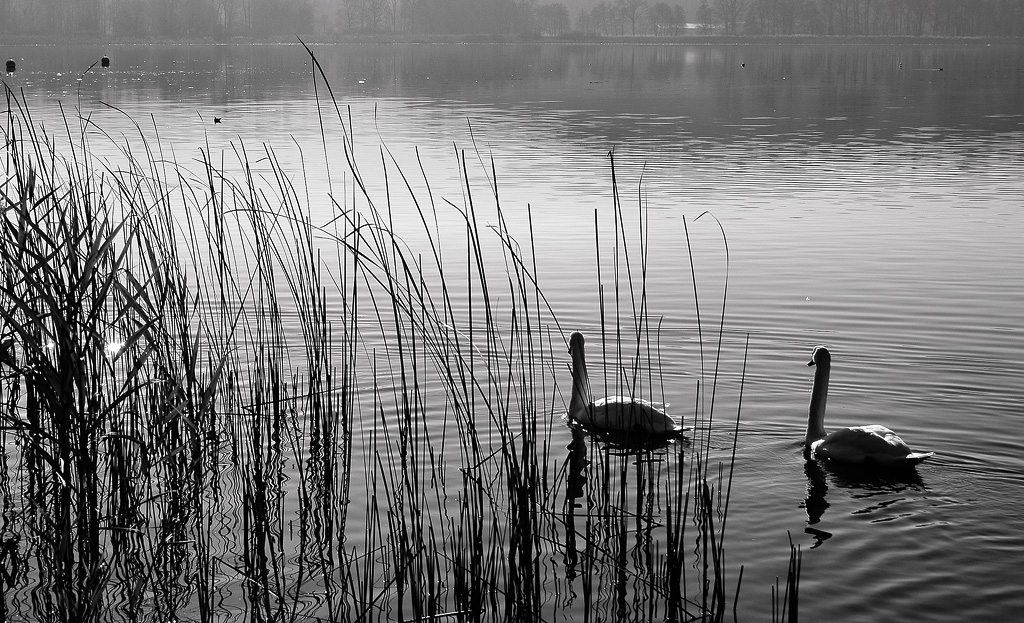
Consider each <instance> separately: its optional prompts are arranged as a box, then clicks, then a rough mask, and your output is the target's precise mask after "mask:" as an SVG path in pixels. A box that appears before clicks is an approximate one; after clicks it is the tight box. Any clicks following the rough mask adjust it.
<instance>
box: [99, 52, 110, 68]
mask: <svg viewBox="0 0 1024 623" xmlns="http://www.w3.org/2000/svg"><path fill="white" fill-rule="evenodd" d="M100 67H110V57H108V56H106V55H104V56H103V58H101V59H100Z"/></svg>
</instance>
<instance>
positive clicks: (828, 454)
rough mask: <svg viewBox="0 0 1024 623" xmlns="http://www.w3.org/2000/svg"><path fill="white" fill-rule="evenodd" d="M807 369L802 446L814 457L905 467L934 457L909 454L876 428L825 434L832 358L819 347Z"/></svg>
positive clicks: (896, 440) (885, 431)
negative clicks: (808, 383)
mask: <svg viewBox="0 0 1024 623" xmlns="http://www.w3.org/2000/svg"><path fill="white" fill-rule="evenodd" d="M807 365H809V366H814V385H813V386H812V388H811V405H810V407H809V408H808V413H807V434H806V436H805V437H804V443H805V444H806V446H807V448H808V449H809V450H810V451H811V453H812V454H813V455H814V456H816V457H818V458H822V459H828V460H830V461H836V462H839V463H852V464H872V465H880V466H900V465H904V466H906V465H915V464H917V463H920V462H921V461H923V460H925V459H927V458H928V457H930V456H932V454H934V453H933V452H914V451H912V450H911V449H910V448H909V447H908V446H907V444H906V443H904V442H903V440H902V439H900V437H899V435H897V434H896V433H894V432H892V431H891V430H889V429H888V428H886V427H885V426H879V425H877V424H873V425H870V426H851V427H850V428H841V429H839V430H836V431H833V432H831V433H828V434H826V433H825V400H826V398H827V397H828V376H829V371H830V369H831V367H832V355H831V354H830V353H829V352H828V349H827V348H825V347H824V346H818V347H817V348H815V349H814V353H813V354H812V355H811V361H810V362H808V364H807Z"/></svg>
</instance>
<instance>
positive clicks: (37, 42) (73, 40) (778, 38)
mask: <svg viewBox="0 0 1024 623" xmlns="http://www.w3.org/2000/svg"><path fill="white" fill-rule="evenodd" d="M303 42H305V43H306V44H308V45H318V46H322V45H417V44H420V45H429V44H447V45H458V44H474V45H477V44H495V45H499V44H500V45H768V44H778V45H782V44H804V45H827V44H836V45H869V44H871V45H875V44H877V45H938V44H988V45H992V44H997V45H1022V44H1024V37H945V36H942V37H940V36H920V37H908V36H877V35H725V34H686V35H679V36H672V37H658V36H635V37H633V36H621V37H597V36H584V35H581V34H579V33H570V34H567V35H562V36H537V35H408V34H399V35H383V34H378V35H340V36H336V37H313V36H310V37H305V36H295V37H292V38H282V37H277V38H248V37H232V38H230V39H217V38H199V39H172V38H151V39H130V38H128V39H120V38H109V37H74V36H71V37H60V38H54V37H39V36H30V35H5V36H4V42H3V44H0V50H2V49H3V48H7V47H11V46H15V45H20V46H73V45H240V46H241V45H301V43H303Z"/></svg>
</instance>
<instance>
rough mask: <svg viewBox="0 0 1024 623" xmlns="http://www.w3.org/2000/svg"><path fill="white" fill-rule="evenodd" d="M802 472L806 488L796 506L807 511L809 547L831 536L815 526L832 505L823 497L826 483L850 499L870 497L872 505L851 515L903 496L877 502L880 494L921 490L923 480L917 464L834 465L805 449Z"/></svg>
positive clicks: (883, 506) (886, 505) (826, 488)
mask: <svg viewBox="0 0 1024 623" xmlns="http://www.w3.org/2000/svg"><path fill="white" fill-rule="evenodd" d="M804 458H805V462H804V474H806V476H807V490H806V495H805V497H804V499H803V501H801V502H800V504H799V507H800V508H802V509H804V510H805V511H806V512H807V526H806V527H805V528H804V533H806V534H808V535H810V536H811V537H813V538H814V544H813V545H811V549H815V548H817V547H819V546H820V545H821V544H822V543H824V542H825V541H827V540H828V539H830V538H832V533H831V532H827V531H825V530H822V529H820V528H816V527H814V526H816V525H818V524H819V523H820V522H821V518H822V516H823V515H824V514H825V511H826V510H828V508H829V507H830V506H831V504H830V503H829V502H828V500H827V499H826V496H827V494H828V490H829V484H830V483H831V485H832V486H833V488H835V489H839V490H846V491H849V492H850V494H851V496H850V497H851V498H852V499H864V500H871V501H872V504H870V505H868V506H866V507H864V508H862V509H858V510H855V511H853V512H852V514H854V515H859V514H866V513H872V512H875V511H878V510H881V509H883V508H886V507H888V506H890V505H892V504H894V503H896V502H898V501H900V500H901V499H903V498H890V499H887V500H885V501H882V502H877V501H876V500H877V498H878V497H879V496H891V495H893V494H899V493H902V492H903V491H905V490H908V489H910V490H923V489H924V488H925V485H924V481H922V480H921V476H920V474H918V472H917V468H916V467H908V468H906V469H899V470H893V469H877V468H868V467H863V466H856V465H844V464H837V463H835V462H832V461H823V460H820V459H815V458H814V457H813V456H812V455H811V454H810V453H809V452H807V451H805V452H804Z"/></svg>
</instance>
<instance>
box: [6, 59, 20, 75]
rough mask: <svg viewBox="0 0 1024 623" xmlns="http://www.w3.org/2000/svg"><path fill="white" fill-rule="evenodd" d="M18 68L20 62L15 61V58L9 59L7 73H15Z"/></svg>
mask: <svg viewBox="0 0 1024 623" xmlns="http://www.w3.org/2000/svg"><path fill="white" fill-rule="evenodd" d="M17 69H18V64H17V63H15V62H14V59H13V58H9V59H7V73H9V74H13V73H14V72H15V71H16V70H17Z"/></svg>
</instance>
